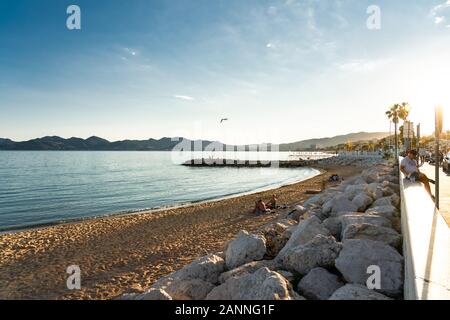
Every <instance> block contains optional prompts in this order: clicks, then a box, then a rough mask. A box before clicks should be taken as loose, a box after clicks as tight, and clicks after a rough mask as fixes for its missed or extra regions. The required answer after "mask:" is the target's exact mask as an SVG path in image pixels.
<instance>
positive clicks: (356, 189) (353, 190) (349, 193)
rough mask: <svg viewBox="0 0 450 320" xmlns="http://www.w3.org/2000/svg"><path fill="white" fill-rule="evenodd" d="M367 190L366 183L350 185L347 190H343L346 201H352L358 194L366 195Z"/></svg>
mask: <svg viewBox="0 0 450 320" xmlns="http://www.w3.org/2000/svg"><path fill="white" fill-rule="evenodd" d="M368 190H369V186H368V184H367V183H364V184H357V185H350V186H348V187H347V188H345V196H346V197H347V199H348V200H353V198H354V197H356V196H357V195H358V194H360V193H361V192H365V193H367V192H368ZM347 211H349V210H347ZM353 211H354V210H353Z"/></svg>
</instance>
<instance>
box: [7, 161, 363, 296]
mask: <svg viewBox="0 0 450 320" xmlns="http://www.w3.org/2000/svg"><path fill="white" fill-rule="evenodd" d="M321 169H324V173H323V174H322V175H320V176H317V177H314V178H311V179H309V180H307V181H304V182H300V183H296V184H293V185H289V186H284V187H281V188H278V189H276V190H269V191H264V192H259V193H255V194H249V195H244V196H239V197H235V198H229V199H223V200H219V201H212V202H206V203H199V204H195V205H192V206H187V207H180V208H173V209H167V210H162V211H157V212H142V213H137V214H132V215H123V216H110V217H105V218H96V219H92V220H87V221H82V222H77V223H68V224H62V225H56V226H51V227H46V228H41V229H32V230H27V231H20V232H16V233H8V234H2V235H0V299H111V298H114V297H116V296H118V295H120V294H122V293H125V292H141V291H143V290H144V289H145V288H147V287H148V286H150V285H151V284H152V283H153V282H154V281H155V280H157V279H158V278H159V277H161V276H164V275H166V274H168V273H170V272H172V271H174V270H176V269H179V268H181V267H182V266H184V265H185V264H187V263H189V262H191V261H192V260H194V259H196V258H198V257H199V256H202V255H205V254H208V253H211V252H217V251H221V249H222V248H223V245H224V243H225V242H226V241H228V240H230V239H232V238H233V237H234V236H235V235H236V234H237V233H238V232H239V231H240V230H242V229H245V230H247V231H254V230H256V229H258V228H260V227H261V226H263V225H265V224H267V223H269V222H271V221H274V220H276V219H277V218H278V217H280V216H281V215H283V214H285V213H286V212H289V211H291V210H292V207H293V206H295V205H296V204H299V203H301V202H303V201H304V200H305V199H307V198H309V197H310V196H311V195H308V194H306V193H305V191H307V190H320V188H321V187H322V182H323V181H324V180H325V179H326V178H327V177H328V176H329V174H330V173H337V174H339V175H341V176H343V177H344V178H345V177H350V176H353V175H356V174H358V173H360V172H361V171H362V169H361V168H357V167H352V166H348V167H333V168H330V167H328V168H323V167H322V168H321ZM326 186H328V183H326ZM274 193H275V194H277V196H278V203H279V204H287V205H289V206H290V208H288V209H286V210H277V211H276V212H275V213H273V214H269V215H265V216H260V217H255V215H254V214H252V209H253V206H254V203H255V201H256V200H257V199H259V198H262V199H264V200H266V201H267V200H269V198H270V196H271V195H272V194H274ZM70 265H78V266H79V267H80V268H81V289H80V290H73V291H71V290H68V289H67V286H66V280H67V277H68V276H69V275H68V274H67V273H66V269H67V267H68V266H70Z"/></svg>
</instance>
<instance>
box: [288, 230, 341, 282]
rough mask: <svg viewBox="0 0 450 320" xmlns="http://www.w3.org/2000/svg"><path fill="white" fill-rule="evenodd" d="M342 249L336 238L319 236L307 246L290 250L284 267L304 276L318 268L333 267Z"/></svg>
mask: <svg viewBox="0 0 450 320" xmlns="http://www.w3.org/2000/svg"><path fill="white" fill-rule="evenodd" d="M341 248H342V245H341V243H338V242H336V240H335V239H334V237H332V236H329V237H326V236H323V235H317V236H316V237H314V239H312V240H311V241H309V242H307V243H306V244H301V245H299V246H297V247H295V248H292V249H290V250H289V251H288V252H287V253H286V256H285V258H284V260H283V266H284V267H285V268H286V269H287V270H289V271H296V272H298V273H300V274H303V275H304V274H307V273H308V272H309V271H311V270H312V269H314V268H316V267H333V266H334V260H335V259H336V257H337V256H338V254H339V252H340V251H341Z"/></svg>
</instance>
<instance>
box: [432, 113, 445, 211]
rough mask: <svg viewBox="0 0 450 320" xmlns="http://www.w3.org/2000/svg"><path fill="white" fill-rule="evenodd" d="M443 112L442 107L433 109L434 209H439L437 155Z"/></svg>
mask: <svg viewBox="0 0 450 320" xmlns="http://www.w3.org/2000/svg"><path fill="white" fill-rule="evenodd" d="M443 116H444V115H443V111H442V107H441V106H438V107H436V109H435V135H436V136H435V138H436V143H435V150H434V153H435V155H434V157H435V161H434V163H435V168H434V180H435V181H436V184H435V198H436V208H438V209H439V164H440V160H441V157H440V153H439V139H440V135H441V133H442V120H443Z"/></svg>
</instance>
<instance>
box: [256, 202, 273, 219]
mask: <svg viewBox="0 0 450 320" xmlns="http://www.w3.org/2000/svg"><path fill="white" fill-rule="evenodd" d="M253 212H254V213H255V214H256V215H257V216H259V215H261V214H265V213H267V212H270V209H267V207H266V204H265V203H264V201H262V199H259V200H258V201H257V202H256V204H255V209H254V210H253Z"/></svg>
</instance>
